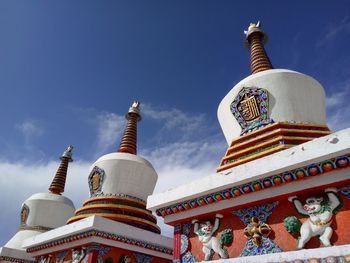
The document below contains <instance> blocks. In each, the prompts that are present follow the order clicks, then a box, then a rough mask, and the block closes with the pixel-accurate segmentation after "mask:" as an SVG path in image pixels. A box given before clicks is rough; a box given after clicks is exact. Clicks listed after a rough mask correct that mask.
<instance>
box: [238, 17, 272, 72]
mask: <svg viewBox="0 0 350 263" xmlns="http://www.w3.org/2000/svg"><path fill="white" fill-rule="evenodd" d="M244 34H245V35H246V41H245V44H246V46H247V47H249V48H250V67H251V72H252V74H255V73H258V72H260V71H264V70H268V69H273V67H272V64H271V62H270V59H269V57H268V56H267V54H266V51H265V48H264V44H266V42H267V40H268V36H267V34H266V33H265V32H264V31H262V30H261V23H260V21H258V22H257V23H250V25H249V27H248V30H245V31H244Z"/></svg>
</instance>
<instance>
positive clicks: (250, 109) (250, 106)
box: [240, 95, 260, 121]
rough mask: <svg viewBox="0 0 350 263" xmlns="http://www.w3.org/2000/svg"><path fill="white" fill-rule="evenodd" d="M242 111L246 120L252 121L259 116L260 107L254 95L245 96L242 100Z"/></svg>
mask: <svg viewBox="0 0 350 263" xmlns="http://www.w3.org/2000/svg"><path fill="white" fill-rule="evenodd" d="M240 106H241V107H240V108H241V111H242V114H243V118H244V119H245V120H246V121H252V120H255V119H256V118H259V116H260V111H259V107H258V103H257V102H256V99H255V97H254V96H251V97H248V96H247V95H246V96H245V97H244V100H242V101H241V105H240Z"/></svg>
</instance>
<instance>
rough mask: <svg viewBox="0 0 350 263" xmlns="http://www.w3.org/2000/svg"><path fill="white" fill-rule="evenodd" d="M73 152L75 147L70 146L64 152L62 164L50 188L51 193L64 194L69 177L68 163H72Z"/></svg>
mask: <svg viewBox="0 0 350 263" xmlns="http://www.w3.org/2000/svg"><path fill="white" fill-rule="evenodd" d="M72 151H73V146H72V145H69V146H68V147H67V149H66V150H65V151H64V153H63V154H62V156H61V157H60V159H61V164H60V166H59V167H58V169H57V172H56V175H55V177H54V178H53V180H52V183H51V185H50V187H49V191H50V192H51V193H53V194H58V195H60V194H62V193H63V192H64V187H65V184H66V177H67V170H68V163H69V162H72V161H73V159H72Z"/></svg>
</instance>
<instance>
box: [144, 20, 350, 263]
mask: <svg viewBox="0 0 350 263" xmlns="http://www.w3.org/2000/svg"><path fill="white" fill-rule="evenodd" d="M244 33H245V37H246V38H245V40H246V45H247V47H248V48H249V50H250V58H251V60H250V62H251V63H250V64H251V75H250V76H248V77H246V78H245V79H243V80H242V81H240V82H239V83H238V84H236V85H235V86H234V87H233V88H232V89H231V90H230V91H229V92H228V94H227V95H226V96H225V97H224V98H223V99H222V101H221V103H220V105H219V107H218V119H219V122H220V125H221V128H222V130H223V133H224V135H225V138H226V140H227V143H228V148H227V151H226V153H225V155H224V157H223V159H222V160H221V162H220V164H219V166H218V169H217V172H216V173H213V174H212V175H208V176H203V177H202V178H201V179H199V180H196V181H193V182H189V183H187V184H185V185H181V186H178V187H176V188H173V189H171V190H168V191H166V192H163V193H158V194H154V195H151V196H150V197H149V198H148V201H147V208H148V209H150V210H152V211H154V212H156V213H157V214H158V215H159V216H162V217H163V218H164V220H165V223H167V224H169V225H172V226H174V257H173V262H188V263H189V262H200V261H212V260H213V261H214V262H303V263H305V262H310V263H311V262H350V235H349V231H348V224H349V220H350V200H349V199H350V176H349V175H350V129H345V130H341V131H338V132H333V133H332V132H331V131H330V130H329V128H328V127H327V123H326V110H325V91H324V89H323V87H322V85H321V84H320V83H319V82H318V81H317V80H315V79H313V78H312V77H309V76H307V75H305V74H302V73H299V72H295V71H292V70H286V69H274V68H273V66H272V63H271V61H270V59H269V57H268V55H267V53H266V50H265V48H264V45H265V44H266V42H267V34H266V33H265V32H263V31H262V28H261V25H260V23H256V24H255V23H252V24H250V26H249V28H248V29H247V31H245V32H244Z"/></svg>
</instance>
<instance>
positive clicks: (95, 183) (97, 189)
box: [88, 166, 105, 197]
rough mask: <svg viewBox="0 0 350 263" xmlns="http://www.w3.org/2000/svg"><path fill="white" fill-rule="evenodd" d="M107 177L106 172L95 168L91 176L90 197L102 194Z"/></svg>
mask: <svg viewBox="0 0 350 263" xmlns="http://www.w3.org/2000/svg"><path fill="white" fill-rule="evenodd" d="M104 177H105V171H104V170H103V169H101V168H99V167H97V166H95V167H94V168H93V169H92V171H91V173H90V175H89V179H88V180H89V189H90V196H91V197H94V196H98V195H100V194H102V184H103V181H104Z"/></svg>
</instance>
